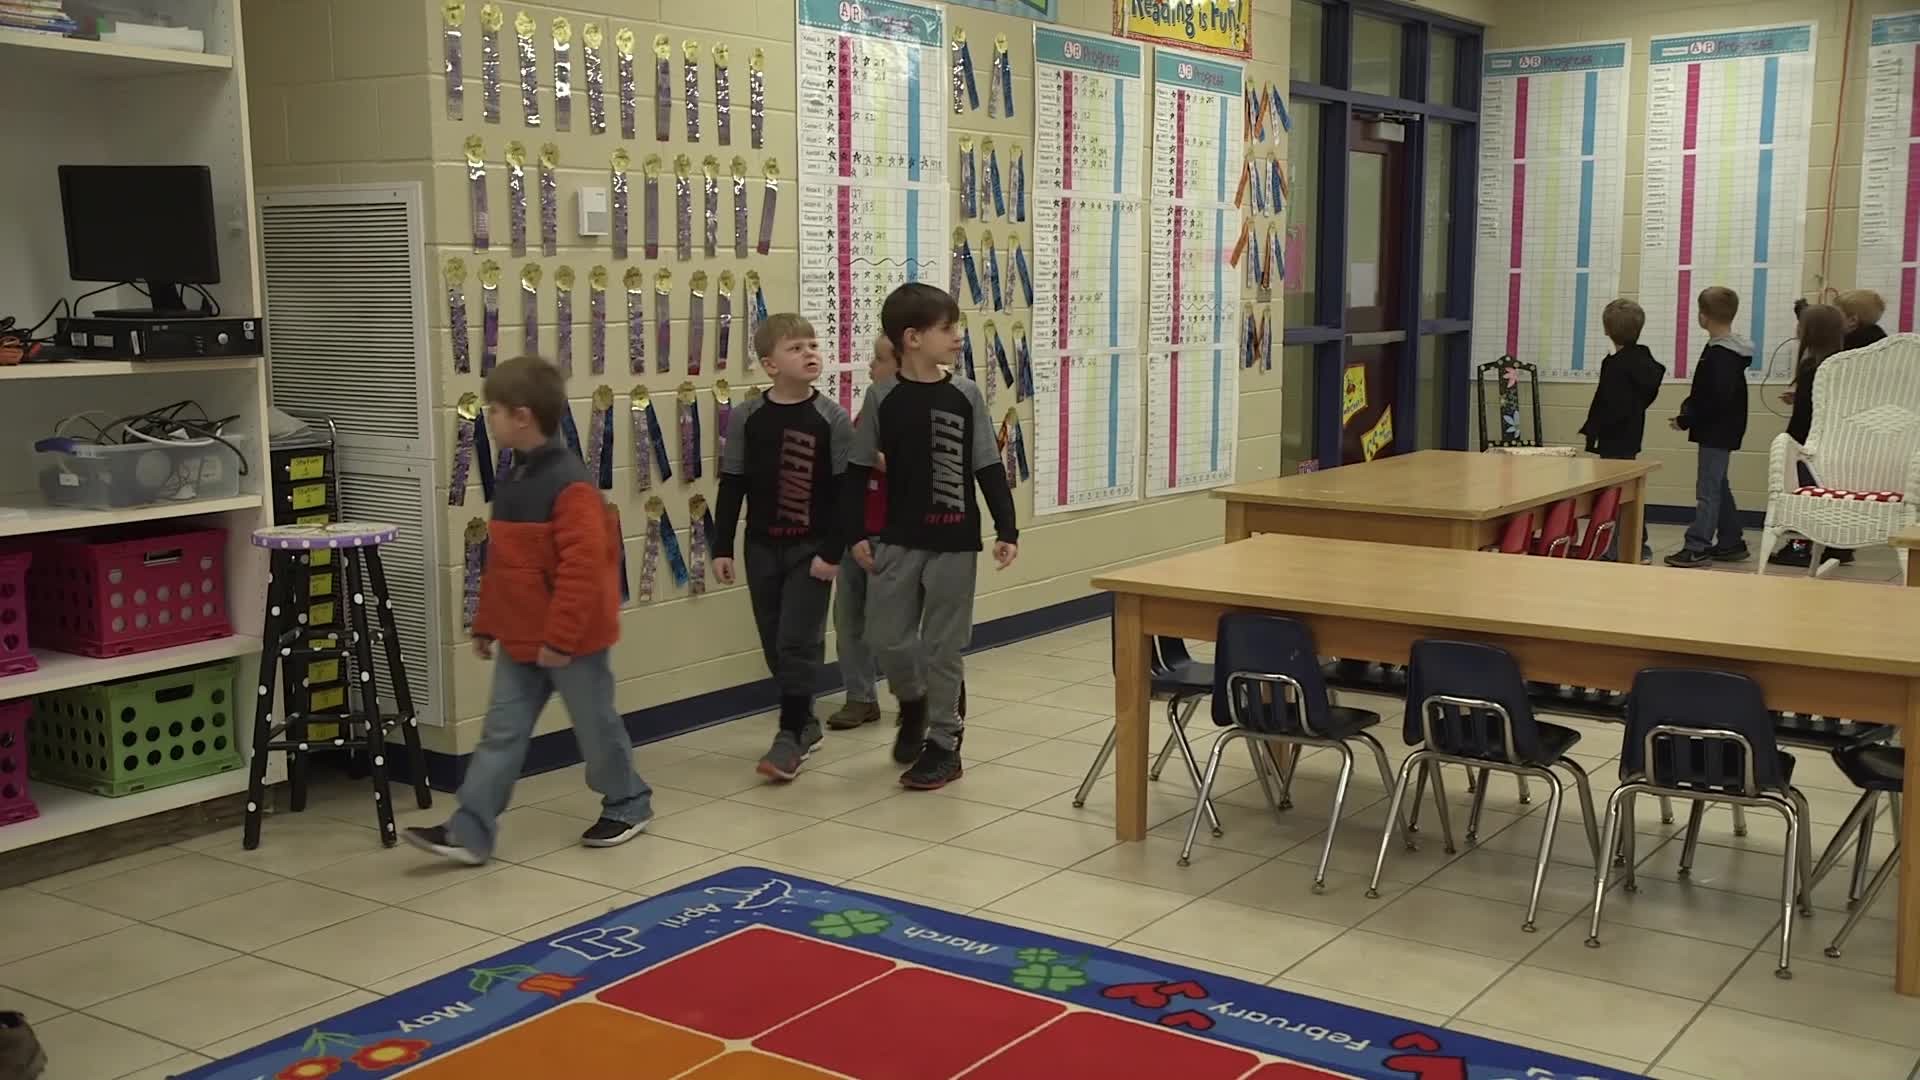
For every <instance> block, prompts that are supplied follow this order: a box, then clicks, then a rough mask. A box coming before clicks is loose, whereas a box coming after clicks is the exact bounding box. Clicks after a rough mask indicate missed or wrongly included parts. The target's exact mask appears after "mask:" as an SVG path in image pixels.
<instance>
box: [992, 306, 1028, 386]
mask: <svg viewBox="0 0 1920 1080" xmlns="http://www.w3.org/2000/svg"><path fill="white" fill-rule="evenodd" d="M987 348H988V349H990V350H992V352H993V366H994V367H995V368H997V369H999V372H1000V378H1001V379H1002V380H1003V381H1004V382H1005V383H1006V384H1007V387H1008V388H1009V389H1011V390H1013V392H1014V395H1015V400H1018V397H1019V393H1020V391H1019V385H1020V384H1019V382H1018V381H1017V380H1016V379H1015V378H1014V374H1013V363H1012V362H1011V361H1009V360H1008V359H1007V343H1006V342H1004V341H1002V340H1000V330H999V328H998V327H996V326H994V325H993V320H991V319H989V320H987ZM987 381H988V382H992V381H993V380H991V379H989V380H987Z"/></svg>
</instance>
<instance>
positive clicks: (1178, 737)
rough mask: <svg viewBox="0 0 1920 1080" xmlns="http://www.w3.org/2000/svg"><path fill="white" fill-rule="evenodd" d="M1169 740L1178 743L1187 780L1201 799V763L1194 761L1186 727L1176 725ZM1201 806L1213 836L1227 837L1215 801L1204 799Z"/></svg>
mask: <svg viewBox="0 0 1920 1080" xmlns="http://www.w3.org/2000/svg"><path fill="white" fill-rule="evenodd" d="M1169 738H1170V739H1171V740H1174V741H1176V742H1177V744H1178V748H1179V750H1180V760H1181V763H1182V764H1184V765H1185V766H1186V769H1187V779H1189V780H1191V781H1192V782H1193V791H1194V797H1195V798H1199V795H1200V763H1199V762H1198V761H1197V760H1195V759H1194V756H1193V744H1192V743H1190V742H1188V741H1187V729H1186V726H1185V725H1184V724H1180V725H1176V726H1175V727H1174V729H1173V734H1172V735H1171V736H1170V737H1169ZM1200 805H1201V806H1202V807H1204V808H1205V809H1206V811H1207V823H1208V824H1209V825H1211V826H1212V827H1213V835H1215V836H1225V835H1226V834H1227V830H1226V829H1224V828H1222V827H1221V825H1220V815H1219V814H1217V813H1214V810H1213V800H1212V799H1203V800H1201V803H1200Z"/></svg>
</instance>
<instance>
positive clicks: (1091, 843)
mask: <svg viewBox="0 0 1920 1080" xmlns="http://www.w3.org/2000/svg"><path fill="white" fill-rule="evenodd" d="M947 843H948V844H950V845H952V846H954V847H963V848H968V849H971V850H973V851H986V852H991V853H992V854H995V855H1006V856H1008V857H1010V858H1015V859H1025V860H1027V861H1028V862H1037V863H1045V864H1047V865H1048V866H1053V867H1058V868H1060V869H1063V870H1064V869H1066V868H1067V867H1069V866H1072V865H1073V864H1075V863H1077V862H1080V861H1081V860H1083V859H1087V858H1090V857H1092V856H1094V855H1097V854H1099V853H1100V852H1102V851H1105V850H1106V849H1108V848H1110V847H1112V846H1113V845H1114V838H1113V830H1112V829H1111V828H1109V827H1107V826H1105V825H1090V824H1086V823H1083V822H1078V821H1068V820H1066V819H1065V818H1057V817H1050V816H1048V815H1046V814H1035V813H1032V812H1030V811H1021V812H1019V813H1016V814H1012V815H1009V816H1007V817H1003V818H1001V819H1000V820H998V821H996V822H993V823H992V824H990V825H983V826H981V827H980V828H978V829H975V830H973V831H972V832H969V833H963V834H961V835H959V836H956V837H954V838H953V839H952V840H949V841H947Z"/></svg>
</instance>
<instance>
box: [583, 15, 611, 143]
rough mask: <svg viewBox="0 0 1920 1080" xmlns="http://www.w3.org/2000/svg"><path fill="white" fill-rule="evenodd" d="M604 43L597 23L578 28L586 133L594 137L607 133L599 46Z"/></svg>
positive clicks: (605, 84) (605, 76)
mask: <svg viewBox="0 0 1920 1080" xmlns="http://www.w3.org/2000/svg"><path fill="white" fill-rule="evenodd" d="M605 41H606V33H605V31H603V30H601V29H600V24H599V23H597V22H590V23H587V24H586V25H584V26H582V27H581V28H580V64H581V66H582V67H584V68H586V75H587V131H588V132H590V133H592V134H594V135H605V134H606V133H607V73H606V70H605V69H604V68H602V67H601V66H600V46H601V45H602V44H603V43H604V42H605Z"/></svg>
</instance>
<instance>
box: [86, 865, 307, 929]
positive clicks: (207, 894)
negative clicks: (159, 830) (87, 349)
mask: <svg viewBox="0 0 1920 1080" xmlns="http://www.w3.org/2000/svg"><path fill="white" fill-rule="evenodd" d="M275 880H277V879H276V878H275V876H274V875H272V874H269V873H266V872H264V871H260V870H255V869H253V868H252V867H249V866H241V865H239V864H237V863H232V862H228V861H226V860H224V859H215V858H210V857H208V856H205V855H182V856H181V857H180V858H178V859H168V860H166V861H165V862H157V863H154V864H152V865H150V866H142V867H140V868H138V869H135V870H128V871H127V872H125V873H122V874H115V875H113V876H112V877H103V878H95V879H94V880H92V881H88V882H83V883H81V884H79V885H72V886H69V887H67V888H65V889H62V890H60V893H59V895H61V896H64V897H66V898H67V899H69V900H76V901H78V902H80V903H82V904H86V905H88V906H90V907H96V908H99V909H101V910H103V911H111V912H113V913H114V914H116V915H124V916H126V917H127V918H129V919H157V918H159V917H161V916H162V915H171V914H173V913H174V912H176V911H181V910H184V909H186V908H190V907H194V906H195V905H198V904H208V903H212V902H213V901H215V900H220V899H224V898H225V897H229V896H232V895H234V894H235V893H243V892H246V891H248V890H250V889H257V888H259V887H260V886H262V885H271V884H272V883H273V882H274V881H275Z"/></svg>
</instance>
